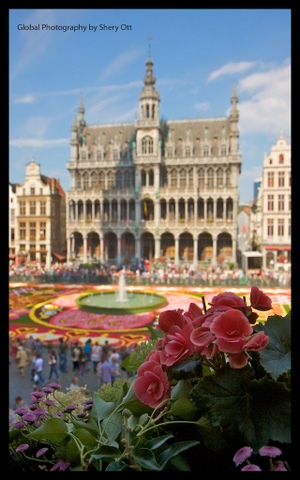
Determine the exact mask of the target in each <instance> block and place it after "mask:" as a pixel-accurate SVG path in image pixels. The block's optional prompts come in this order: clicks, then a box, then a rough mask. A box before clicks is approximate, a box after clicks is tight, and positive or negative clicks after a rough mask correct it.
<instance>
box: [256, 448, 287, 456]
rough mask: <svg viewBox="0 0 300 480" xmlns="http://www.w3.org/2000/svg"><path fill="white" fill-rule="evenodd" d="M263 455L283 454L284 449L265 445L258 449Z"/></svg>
mask: <svg viewBox="0 0 300 480" xmlns="http://www.w3.org/2000/svg"><path fill="white" fill-rule="evenodd" d="M258 453H259V454H260V456H261V457H272V458H274V457H279V455H281V454H282V451H281V450H280V449H279V448H277V447H271V446H268V445H266V446H264V447H261V448H260V449H259V451H258Z"/></svg>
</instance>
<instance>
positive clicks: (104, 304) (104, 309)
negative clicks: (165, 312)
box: [76, 292, 168, 315]
mask: <svg viewBox="0 0 300 480" xmlns="http://www.w3.org/2000/svg"><path fill="white" fill-rule="evenodd" d="M167 303H168V302H167V299H166V297H164V296H163V295H160V294H158V293H152V292H151V293H148V292H130V293H127V295H126V298H125V299H124V300H119V297H118V293H117V292H100V293H92V294H91V293H87V294H84V295H81V296H80V297H79V298H77V299H76V304H77V307H78V308H79V309H80V310H84V311H86V312H91V313H106V314H108V315H109V314H110V315H128V314H130V313H132V314H134V313H142V312H152V311H153V310H157V309H159V308H162V307H164V306H165V305H166V304H167Z"/></svg>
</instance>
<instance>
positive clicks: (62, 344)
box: [58, 337, 68, 373]
mask: <svg viewBox="0 0 300 480" xmlns="http://www.w3.org/2000/svg"><path fill="white" fill-rule="evenodd" d="M58 358H59V369H60V371H61V372H62V373H67V367H68V365H67V363H68V344H67V342H66V341H65V340H64V338H63V337H60V339H59V341H58Z"/></svg>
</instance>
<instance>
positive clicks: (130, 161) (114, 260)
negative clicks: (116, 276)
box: [66, 58, 242, 269]
mask: <svg viewBox="0 0 300 480" xmlns="http://www.w3.org/2000/svg"><path fill="white" fill-rule="evenodd" d="M155 82H156V79H155V76H154V74H153V62H152V59H151V58H149V59H148V60H147V62H146V74H145V77H144V86H143V89H142V91H141V93H140V96H139V99H138V102H139V118H138V119H137V120H136V121H135V122H134V123H131V124H119V125H115V124H114V125H111V124H110V125H88V124H86V121H85V109H84V105H83V100H82V99H81V100H80V104H79V108H78V115H75V116H74V120H73V124H72V127H71V141H70V145H71V157H70V161H69V162H68V163H67V169H68V171H69V173H70V190H69V191H68V192H67V199H66V201H67V218H66V230H67V259H68V260H76V261H79V262H81V263H89V262H97V261H99V262H101V263H106V264H115V265H117V266H121V265H124V264H125V265H132V264H137V263H139V262H140V261H141V260H142V259H148V260H149V261H150V262H151V261H154V260H155V261H157V260H159V261H168V262H172V263H173V264H175V265H177V266H180V265H183V264H184V265H186V264H189V265H193V266H194V268H195V269H197V268H198V266H199V265H200V264H201V263H202V262H207V263H212V264H213V265H215V264H217V263H218V262H220V261H228V262H233V263H235V262H236V250H237V215H238V201H239V190H238V183H239V174H240V173H241V164H242V157H241V155H240V153H239V144H238V140H239V129H238V121H239V113H238V108H237V104H238V98H237V94H236V89H235V87H234V88H233V92H232V98H231V109H230V112H229V116H228V117H224V118H205V119H190V120H163V119H161V118H160V113H159V106H160V95H159V93H158V91H157V90H156V87H155Z"/></svg>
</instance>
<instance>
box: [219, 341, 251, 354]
mask: <svg viewBox="0 0 300 480" xmlns="http://www.w3.org/2000/svg"><path fill="white" fill-rule="evenodd" d="M245 342H246V340H245V339H243V338H239V339H237V340H235V339H233V341H231V340H226V339H225V338H217V339H216V344H217V345H218V348H219V350H220V352H224V353H236V354H237V353H242V352H243V351H244V350H245V349H244V345H245Z"/></svg>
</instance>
